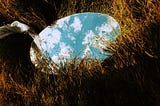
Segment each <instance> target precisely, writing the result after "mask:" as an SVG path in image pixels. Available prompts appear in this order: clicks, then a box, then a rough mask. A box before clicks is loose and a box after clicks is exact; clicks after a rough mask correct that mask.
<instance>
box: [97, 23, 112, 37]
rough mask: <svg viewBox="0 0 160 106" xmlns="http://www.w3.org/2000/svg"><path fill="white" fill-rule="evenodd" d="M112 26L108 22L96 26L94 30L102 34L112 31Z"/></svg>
mask: <svg viewBox="0 0 160 106" xmlns="http://www.w3.org/2000/svg"><path fill="white" fill-rule="evenodd" d="M112 30H113V28H112V26H111V25H110V24H107V23H105V24H102V25H101V26H100V27H96V31H97V32H99V35H104V34H107V33H110V32H112Z"/></svg>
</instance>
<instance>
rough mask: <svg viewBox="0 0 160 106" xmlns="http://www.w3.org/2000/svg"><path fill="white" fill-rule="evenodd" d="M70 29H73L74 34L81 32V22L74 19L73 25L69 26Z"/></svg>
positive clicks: (76, 18)
mask: <svg viewBox="0 0 160 106" xmlns="http://www.w3.org/2000/svg"><path fill="white" fill-rule="evenodd" d="M70 27H72V28H74V32H78V31H81V28H82V24H81V21H80V19H79V18H78V17H75V18H74V21H73V23H72V24H71V25H70Z"/></svg>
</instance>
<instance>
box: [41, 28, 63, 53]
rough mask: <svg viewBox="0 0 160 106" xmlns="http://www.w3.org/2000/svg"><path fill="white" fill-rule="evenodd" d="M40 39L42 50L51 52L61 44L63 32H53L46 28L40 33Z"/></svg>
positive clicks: (55, 30) (54, 30)
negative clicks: (56, 45)
mask: <svg viewBox="0 0 160 106" xmlns="http://www.w3.org/2000/svg"><path fill="white" fill-rule="evenodd" d="M40 37H41V39H42V45H41V46H42V48H43V49H44V50H47V51H50V50H51V49H52V48H54V47H55V46H54V45H55V44H58V43H59V42H60V39H61V32H60V31H59V30H57V29H53V30H51V29H50V28H46V29H45V30H43V31H42V32H41V33H40Z"/></svg>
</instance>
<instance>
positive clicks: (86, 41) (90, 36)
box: [82, 30, 96, 45]
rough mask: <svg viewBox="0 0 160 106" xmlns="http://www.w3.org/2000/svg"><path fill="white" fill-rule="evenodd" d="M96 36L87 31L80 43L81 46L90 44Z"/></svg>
mask: <svg viewBox="0 0 160 106" xmlns="http://www.w3.org/2000/svg"><path fill="white" fill-rule="evenodd" d="M95 36H96V35H95V34H94V33H93V31H92V30H89V31H88V32H87V33H86V36H85V37H84V39H83V41H82V44H83V45H85V44H91V42H92V40H93V39H94V37H95Z"/></svg>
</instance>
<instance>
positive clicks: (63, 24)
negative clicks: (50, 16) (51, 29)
mask: <svg viewBox="0 0 160 106" xmlns="http://www.w3.org/2000/svg"><path fill="white" fill-rule="evenodd" d="M69 20H70V17H69V16H68V17H65V18H62V19H60V20H58V21H57V23H56V24H57V25H58V27H59V28H67V24H66V23H68V22H69Z"/></svg>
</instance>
